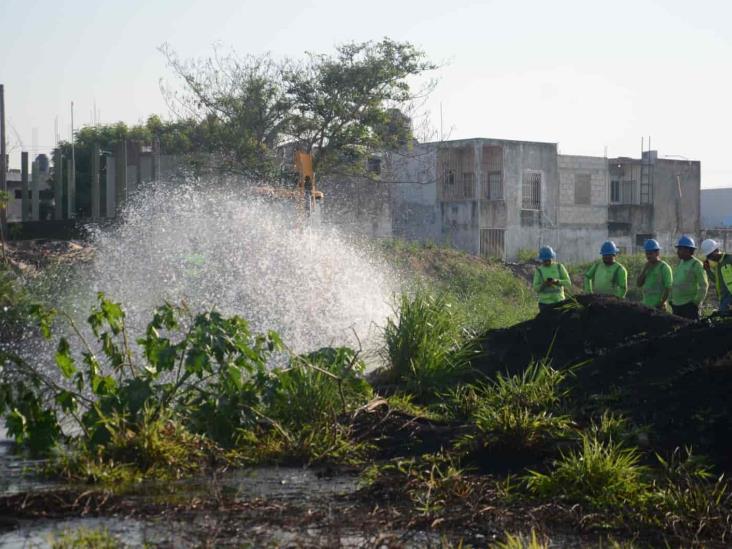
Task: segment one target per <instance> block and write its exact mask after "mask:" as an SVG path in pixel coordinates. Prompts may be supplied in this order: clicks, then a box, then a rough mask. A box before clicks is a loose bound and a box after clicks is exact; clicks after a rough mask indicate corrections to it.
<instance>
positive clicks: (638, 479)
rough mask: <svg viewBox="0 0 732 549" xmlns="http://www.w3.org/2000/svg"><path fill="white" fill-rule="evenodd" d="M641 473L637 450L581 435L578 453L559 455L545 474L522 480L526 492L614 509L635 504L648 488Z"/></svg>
mask: <svg viewBox="0 0 732 549" xmlns="http://www.w3.org/2000/svg"><path fill="white" fill-rule="evenodd" d="M645 473H646V469H645V468H644V467H643V466H641V465H640V454H639V453H638V452H637V450H635V449H632V448H623V447H621V446H620V445H619V444H617V443H614V442H607V443H604V442H600V441H598V440H597V439H594V438H592V437H588V436H583V437H582V448H581V449H580V450H569V451H567V452H566V453H562V455H561V457H560V458H559V459H558V460H556V461H554V463H553V464H552V467H551V469H550V471H549V472H547V473H546V474H544V473H539V472H536V471H531V472H530V473H529V474H528V476H527V477H526V479H525V480H526V485H527V487H528V489H529V491H530V492H531V493H532V494H534V495H536V496H539V497H542V498H553V497H557V498H560V499H563V500H566V501H568V502H572V503H582V504H585V505H588V506H590V507H592V508H595V509H618V508H621V507H623V506H627V505H631V506H632V505H637V504H638V502H639V499H640V497H641V496H642V495H643V493H644V492H645V491H646V490H647V489H648V484H647V483H646V482H645V480H644V475H645Z"/></svg>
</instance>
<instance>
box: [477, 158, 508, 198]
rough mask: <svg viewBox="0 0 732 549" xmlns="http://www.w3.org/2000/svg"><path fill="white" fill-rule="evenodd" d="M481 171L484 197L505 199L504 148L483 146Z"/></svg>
mask: <svg viewBox="0 0 732 549" xmlns="http://www.w3.org/2000/svg"><path fill="white" fill-rule="evenodd" d="M480 173H481V185H482V187H483V189H482V191H483V193H482V194H483V197H484V198H485V199H486V200H503V148H501V147H497V146H495V145H484V146H483V151H482V155H481V166H480Z"/></svg>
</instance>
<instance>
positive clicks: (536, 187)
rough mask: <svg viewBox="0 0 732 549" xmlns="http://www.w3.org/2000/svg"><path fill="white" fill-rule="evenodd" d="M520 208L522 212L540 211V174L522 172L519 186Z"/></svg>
mask: <svg viewBox="0 0 732 549" xmlns="http://www.w3.org/2000/svg"><path fill="white" fill-rule="evenodd" d="M521 191H522V196H521V207H522V208H523V209H524V210H540V209H541V173H540V172H524V177H523V182H522V185H521Z"/></svg>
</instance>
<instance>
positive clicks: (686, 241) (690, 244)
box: [676, 235, 696, 250]
mask: <svg viewBox="0 0 732 549" xmlns="http://www.w3.org/2000/svg"><path fill="white" fill-rule="evenodd" d="M676 247H677V248H691V249H692V250H696V242H694V239H693V238H691V237H690V236H687V235H683V236H682V237H681V238H679V241H678V242H677V243H676Z"/></svg>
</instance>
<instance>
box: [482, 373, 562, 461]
mask: <svg viewBox="0 0 732 549" xmlns="http://www.w3.org/2000/svg"><path fill="white" fill-rule="evenodd" d="M565 376H566V374H565V373H564V372H559V371H557V370H554V369H552V368H551V367H550V366H549V364H548V363H547V362H545V361H541V362H534V363H532V364H530V365H529V367H528V368H526V370H524V371H523V372H522V373H520V374H516V375H513V376H504V375H501V374H499V375H498V376H497V377H496V379H495V380H493V381H492V382H490V383H489V384H487V385H482V386H479V388H478V392H477V394H476V395H475V396H471V400H470V402H471V404H470V406H472V407H474V408H475V411H474V412H473V414H472V417H473V421H474V423H475V427H476V430H477V436H476V437H475V438H474V440H473V442H474V443H475V442H477V443H478V445H479V446H483V447H491V446H500V447H502V448H503V449H516V450H521V449H539V448H542V447H544V446H546V445H547V444H550V443H553V442H554V441H556V440H557V439H562V438H566V437H568V436H569V435H570V434H571V432H572V431H571V425H572V424H571V421H570V419H569V418H568V417H567V416H565V415H562V414H557V412H558V411H560V404H561V401H562V399H563V398H564V396H565V392H564V390H563V389H562V388H561V384H562V382H563V381H564V379H565Z"/></svg>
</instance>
